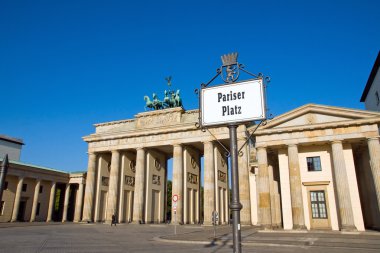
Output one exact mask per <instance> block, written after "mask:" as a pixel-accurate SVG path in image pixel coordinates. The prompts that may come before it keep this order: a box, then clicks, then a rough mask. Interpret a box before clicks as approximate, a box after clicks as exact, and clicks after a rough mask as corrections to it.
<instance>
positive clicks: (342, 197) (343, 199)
mask: <svg viewBox="0 0 380 253" xmlns="http://www.w3.org/2000/svg"><path fill="white" fill-rule="evenodd" d="M332 153H333V164H334V170H333V171H334V176H335V186H336V192H337V193H338V210H339V214H340V222H341V230H356V228H355V225H354V215H353V212H352V205H351V197H350V188H349V186H348V177H347V170H346V164H345V162H344V153H343V145H342V141H333V143H332Z"/></svg>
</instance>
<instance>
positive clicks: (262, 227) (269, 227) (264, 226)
mask: <svg viewBox="0 0 380 253" xmlns="http://www.w3.org/2000/svg"><path fill="white" fill-rule="evenodd" d="M257 227H258V228H259V229H260V230H273V226H272V225H271V224H259V225H258V226H257Z"/></svg>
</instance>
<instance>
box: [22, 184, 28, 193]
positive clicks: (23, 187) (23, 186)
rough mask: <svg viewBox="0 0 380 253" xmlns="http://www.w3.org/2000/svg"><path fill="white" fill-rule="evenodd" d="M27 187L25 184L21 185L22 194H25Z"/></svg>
mask: <svg viewBox="0 0 380 253" xmlns="http://www.w3.org/2000/svg"><path fill="white" fill-rule="evenodd" d="M27 187H28V185H27V184H22V191H23V192H26V189H27Z"/></svg>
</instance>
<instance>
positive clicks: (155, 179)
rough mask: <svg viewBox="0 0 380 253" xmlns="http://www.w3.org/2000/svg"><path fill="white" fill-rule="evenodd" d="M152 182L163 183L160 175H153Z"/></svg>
mask: <svg viewBox="0 0 380 253" xmlns="http://www.w3.org/2000/svg"><path fill="white" fill-rule="evenodd" d="M152 184H156V185H161V177H160V176H158V175H153V178H152Z"/></svg>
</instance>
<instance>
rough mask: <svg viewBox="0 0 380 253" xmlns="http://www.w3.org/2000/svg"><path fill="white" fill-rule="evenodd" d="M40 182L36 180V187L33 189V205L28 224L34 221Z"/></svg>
mask: <svg viewBox="0 0 380 253" xmlns="http://www.w3.org/2000/svg"><path fill="white" fill-rule="evenodd" d="M40 185H41V180H40V179H37V180H36V186H35V187H34V196H33V205H32V214H31V215H30V222H33V221H35V220H36V213H37V205H38V195H39V193H40Z"/></svg>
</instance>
